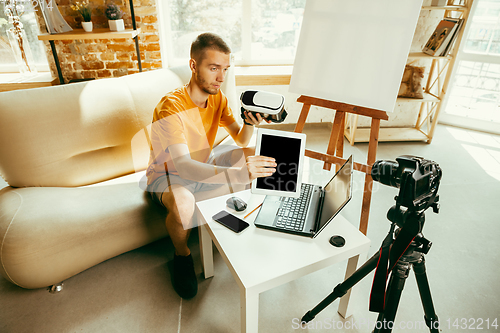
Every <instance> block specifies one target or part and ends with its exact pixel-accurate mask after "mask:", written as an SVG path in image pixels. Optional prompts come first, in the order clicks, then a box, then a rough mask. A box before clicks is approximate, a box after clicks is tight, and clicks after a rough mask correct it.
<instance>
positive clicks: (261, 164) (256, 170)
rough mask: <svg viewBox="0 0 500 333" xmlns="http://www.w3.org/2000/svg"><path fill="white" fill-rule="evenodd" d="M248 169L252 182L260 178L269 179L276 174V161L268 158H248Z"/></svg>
mask: <svg viewBox="0 0 500 333" xmlns="http://www.w3.org/2000/svg"><path fill="white" fill-rule="evenodd" d="M246 162H247V163H246V167H247V170H248V177H249V178H250V182H251V181H252V180H254V179H256V178H259V177H269V176H271V175H272V174H273V173H275V172H276V166H277V164H276V160H275V159H274V158H272V157H267V156H248V157H247V158H246Z"/></svg>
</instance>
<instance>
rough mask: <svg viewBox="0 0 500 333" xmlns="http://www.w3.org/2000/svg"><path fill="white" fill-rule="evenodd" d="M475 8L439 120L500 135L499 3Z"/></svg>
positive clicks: (479, 1)
mask: <svg viewBox="0 0 500 333" xmlns="http://www.w3.org/2000/svg"><path fill="white" fill-rule="evenodd" d="M473 6H476V7H475V10H474V7H473V9H472V12H471V15H472V17H471V19H469V21H470V27H469V28H468V32H467V31H465V32H464V33H466V34H467V35H466V36H464V40H463V41H462V45H461V49H460V51H459V53H458V55H457V61H458V63H457V68H456V71H455V76H454V80H453V86H452V87H451V89H450V94H449V95H450V96H449V98H448V101H447V104H446V109H445V110H444V111H445V112H444V113H443V114H442V116H441V118H440V121H441V122H444V123H448V124H453V125H459V126H465V127H469V128H475V129H480V130H487V131H492V132H498V133H500V109H499V105H500V2H498V1H493V0H476V1H475V2H474V4H473Z"/></svg>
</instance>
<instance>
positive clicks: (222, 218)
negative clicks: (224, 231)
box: [212, 210, 249, 232]
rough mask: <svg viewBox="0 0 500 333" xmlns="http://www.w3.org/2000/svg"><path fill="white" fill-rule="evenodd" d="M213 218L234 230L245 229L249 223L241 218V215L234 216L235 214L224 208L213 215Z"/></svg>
mask: <svg viewBox="0 0 500 333" xmlns="http://www.w3.org/2000/svg"><path fill="white" fill-rule="evenodd" d="M212 218H213V219H214V220H215V221H217V222H219V223H220V224H222V225H223V226H226V227H228V228H229V229H231V230H232V231H234V232H241V231H243V230H245V229H246V228H247V227H248V226H249V224H248V223H246V222H245V221H243V220H242V219H240V218H239V217H236V216H234V215H233V214H230V213H229V212H226V211H225V210H222V211H220V212H218V213H217V214H215V215H214V216H212Z"/></svg>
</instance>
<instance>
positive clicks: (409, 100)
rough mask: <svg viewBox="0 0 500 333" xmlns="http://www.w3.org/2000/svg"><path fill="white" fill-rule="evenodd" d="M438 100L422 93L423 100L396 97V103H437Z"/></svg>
mask: <svg viewBox="0 0 500 333" xmlns="http://www.w3.org/2000/svg"><path fill="white" fill-rule="evenodd" d="M439 101H440V99H439V98H437V97H436V96H433V95H431V94H428V93H424V98H406V97H398V99H397V100H396V103H422V102H439Z"/></svg>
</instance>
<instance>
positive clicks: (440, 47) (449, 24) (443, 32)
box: [422, 18, 463, 56]
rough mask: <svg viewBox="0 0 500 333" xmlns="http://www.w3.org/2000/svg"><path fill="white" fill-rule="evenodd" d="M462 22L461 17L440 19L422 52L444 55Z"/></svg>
mask: <svg viewBox="0 0 500 333" xmlns="http://www.w3.org/2000/svg"><path fill="white" fill-rule="evenodd" d="M462 23H463V19H454V18H445V19H443V20H441V22H439V24H438V26H437V27H436V30H434V32H433V33H432V35H431V37H430V38H429V40H428V41H427V43H426V44H425V46H424V48H423V49H422V52H424V53H425V54H428V55H431V56H446V54H447V53H448V52H449V51H450V46H451V45H452V44H453V42H454V41H455V39H456V37H457V34H458V30H460V28H461V26H462Z"/></svg>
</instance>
